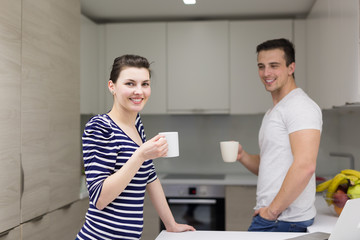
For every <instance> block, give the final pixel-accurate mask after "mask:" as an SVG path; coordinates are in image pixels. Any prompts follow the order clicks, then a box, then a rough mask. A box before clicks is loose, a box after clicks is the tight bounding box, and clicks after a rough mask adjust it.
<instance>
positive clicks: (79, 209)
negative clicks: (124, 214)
mask: <svg viewBox="0 0 360 240" xmlns="http://www.w3.org/2000/svg"><path fill="white" fill-rule="evenodd" d="M88 201H89V200H88V199H84V200H79V201H76V202H74V203H71V204H69V205H67V206H64V207H62V208H59V209H57V210H54V211H52V212H49V213H47V214H44V215H42V216H39V217H37V218H35V219H32V220H31V221H28V222H26V223H23V224H21V226H20V228H21V236H22V237H21V238H17V239H24V240H25V239H26V240H32V239H33V240H42V239H43V240H48V239H53V240H68V239H75V237H76V235H77V233H78V232H79V230H80V228H81V227H82V223H83V222H84V220H85V213H86V210H87V206H88ZM0 240H2V239H1V238H0Z"/></svg>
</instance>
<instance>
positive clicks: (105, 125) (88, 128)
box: [85, 114, 112, 133]
mask: <svg viewBox="0 0 360 240" xmlns="http://www.w3.org/2000/svg"><path fill="white" fill-rule="evenodd" d="M93 131H101V132H104V133H105V132H107V133H110V132H112V127H111V121H110V118H109V117H108V115H107V114H99V115H95V116H93V117H91V118H90V119H89V121H88V122H87V123H86V125H85V132H88V133H90V132H93Z"/></svg>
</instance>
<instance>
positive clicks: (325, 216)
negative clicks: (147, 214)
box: [156, 194, 338, 240]
mask: <svg viewBox="0 0 360 240" xmlns="http://www.w3.org/2000/svg"><path fill="white" fill-rule="evenodd" d="M315 206H316V210H317V215H316V217H315V221H314V224H313V225H312V226H310V227H309V228H308V231H309V232H310V233H312V232H327V233H330V232H331V231H332V229H333V228H334V226H335V224H336V221H337V219H338V217H337V216H336V215H335V213H333V212H332V210H331V209H330V208H329V207H328V206H327V204H326V202H325V200H324V199H323V197H322V195H320V194H318V195H316V200H315ZM300 235H304V233H268V232H246V231H195V232H184V233H169V232H166V231H162V232H161V233H160V235H159V236H158V237H157V238H156V240H190V239H196V240H212V239H214V240H215V239H226V240H235V239H236V240H238V239H242V240H260V239H261V240H263V239H266V240H282V239H287V238H291V237H296V236H300Z"/></svg>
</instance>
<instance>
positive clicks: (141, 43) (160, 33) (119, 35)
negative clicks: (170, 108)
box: [101, 22, 167, 114]
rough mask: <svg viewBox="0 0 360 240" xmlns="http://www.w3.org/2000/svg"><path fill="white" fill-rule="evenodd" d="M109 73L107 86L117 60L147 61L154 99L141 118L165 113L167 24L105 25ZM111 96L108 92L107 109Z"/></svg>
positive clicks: (109, 106)
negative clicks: (129, 57) (136, 57)
mask: <svg viewBox="0 0 360 240" xmlns="http://www.w3.org/2000/svg"><path fill="white" fill-rule="evenodd" d="M105 39H106V40H105V41H106V44H105V46H106V64H105V65H106V69H108V72H107V73H106V74H107V75H106V76H105V77H106V78H105V79H101V81H102V82H103V84H105V85H106V86H107V79H108V78H109V76H110V71H111V66H112V64H113V62H114V59H115V58H116V57H119V56H121V55H124V54H136V55H140V56H143V57H146V58H147V59H148V61H149V62H150V68H151V97H150V98H149V100H148V102H147V104H146V106H145V108H144V109H143V110H142V112H141V113H142V114H165V113H166V67H167V61H166V23H165V22H158V23H156V22H154V23H121V24H106V26H105ZM112 103H113V99H112V95H111V94H110V93H109V91H108V90H107V88H106V109H108V110H111V108H112Z"/></svg>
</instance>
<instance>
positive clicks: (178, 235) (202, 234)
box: [156, 231, 304, 240]
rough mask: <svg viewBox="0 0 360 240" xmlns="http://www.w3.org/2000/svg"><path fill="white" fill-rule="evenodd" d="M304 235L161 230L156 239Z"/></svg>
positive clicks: (275, 239)
mask: <svg viewBox="0 0 360 240" xmlns="http://www.w3.org/2000/svg"><path fill="white" fill-rule="evenodd" d="M300 235H304V233H267V232H242V231H239V232H233V231H225V232H221V231H195V232H184V233H168V232H166V231H162V232H161V233H160V235H159V236H158V237H157V238H156V240H192V239H196V240H218V239H226V240H239V239H241V240H264V239H266V240H283V239H288V238H292V237H297V236H300Z"/></svg>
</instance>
